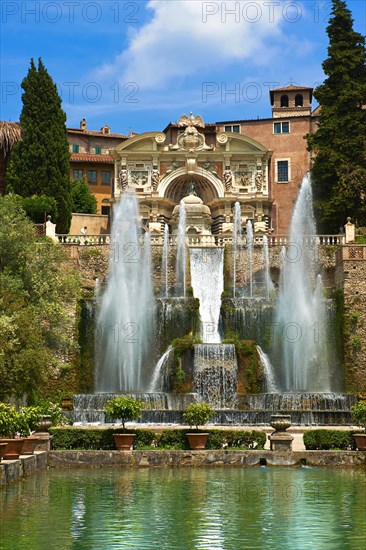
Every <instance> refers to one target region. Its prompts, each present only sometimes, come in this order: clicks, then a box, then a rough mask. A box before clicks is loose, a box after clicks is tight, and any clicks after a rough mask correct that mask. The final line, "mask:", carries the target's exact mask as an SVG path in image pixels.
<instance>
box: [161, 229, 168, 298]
mask: <svg viewBox="0 0 366 550" xmlns="http://www.w3.org/2000/svg"><path fill="white" fill-rule="evenodd" d="M168 265H169V225H168V224H167V223H166V224H165V226H164V244H163V257H162V273H163V275H164V278H163V280H164V286H165V292H164V295H165V298H168V296H169V284H168Z"/></svg>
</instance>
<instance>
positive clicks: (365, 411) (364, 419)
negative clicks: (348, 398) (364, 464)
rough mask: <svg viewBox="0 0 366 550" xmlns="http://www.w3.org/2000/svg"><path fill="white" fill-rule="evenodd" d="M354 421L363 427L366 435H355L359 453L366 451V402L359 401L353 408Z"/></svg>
mask: <svg viewBox="0 0 366 550" xmlns="http://www.w3.org/2000/svg"><path fill="white" fill-rule="evenodd" d="M351 413H352V419H353V421H354V422H355V424H357V425H358V426H363V428H364V433H363V434H362V433H360V434H353V437H354V440H355V442H356V447H357V449H358V450H359V451H366V402H364V401H359V402H358V403H356V405H353V407H351Z"/></svg>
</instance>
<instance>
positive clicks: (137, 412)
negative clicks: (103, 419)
mask: <svg viewBox="0 0 366 550" xmlns="http://www.w3.org/2000/svg"><path fill="white" fill-rule="evenodd" d="M142 407H143V403H142V401H138V400H137V399H134V398H133V397H128V396H121V397H114V398H113V399H111V400H110V401H107V403H106V404H105V407H104V412H105V414H106V416H107V417H108V418H110V419H111V420H119V421H120V422H121V423H122V430H123V433H115V434H113V437H114V442H115V445H116V447H117V449H118V450H119V451H130V450H131V447H132V444H133V440H134V439H135V437H136V434H133V433H130V434H129V433H125V429H126V428H125V423H126V422H131V421H132V420H137V419H138V418H140V417H141V409H142Z"/></svg>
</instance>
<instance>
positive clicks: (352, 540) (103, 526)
mask: <svg viewBox="0 0 366 550" xmlns="http://www.w3.org/2000/svg"><path fill="white" fill-rule="evenodd" d="M365 509H366V478H365V471H364V470H362V469H354V470H350V469H347V470H338V469H337V470H326V469H311V468H302V469H275V468H273V469H270V468H253V469H247V468H246V469H244V468H243V469H240V468H211V469H209V468H201V469H193V468H189V469H188V468H187V469H169V470H166V469H164V470H163V469H144V470H137V471H136V470H127V471H118V470H108V469H103V470H87V471H86V470H74V471H51V472H47V473H40V474H38V475H36V476H33V477H32V478H30V479H29V480H27V481H26V482H25V483H23V484H17V485H15V486H12V487H9V488H7V489H2V491H1V499H0V512H1V514H0V518H1V519H0V532H1V539H0V548H1V549H4V550H5V549H12V550H17V549H20V548H21V549H22V550H23V549H24V548H25V547H26V548H27V550H33V549H34V550H43V549H47V550H48V549H50V550H52V549H53V548H60V547H62V548H63V549H84V548H85V549H88V550H94V549H95V550H102V549H106V550H113V549H119V548H123V549H124V548H136V549H139V550H142V549H144V550H145V549H146V550H148V549H156V548H159V549H162V550H163V549H167V550H168V549H169V550H172V549H174V550H189V549H196V548H198V549H207V550H216V549H220V550H238V549H242V548H266V549H267V548H269V549H272V548H273V549H276V550H277V549H278V548H281V549H282V548H289V549H290V548H291V549H301V550H303V549H307V548H309V549H310V548H312V549H313V548H316V549H317V550H322V549H332V550H333V549H338V548H339V549H342V550H343V549H344V548H351V549H352V548H355V549H358V548H363V547H365V546H366V523H365ZM25 542H26V546H25Z"/></svg>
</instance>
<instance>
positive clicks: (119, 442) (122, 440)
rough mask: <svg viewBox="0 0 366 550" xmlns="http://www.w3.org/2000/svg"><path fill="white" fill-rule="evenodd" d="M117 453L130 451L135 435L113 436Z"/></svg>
mask: <svg viewBox="0 0 366 550" xmlns="http://www.w3.org/2000/svg"><path fill="white" fill-rule="evenodd" d="M113 437H114V443H115V445H116V447H117V449H118V451H130V450H131V447H132V445H133V440H134V439H135V437H136V434H113Z"/></svg>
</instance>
